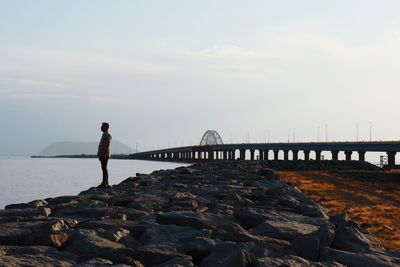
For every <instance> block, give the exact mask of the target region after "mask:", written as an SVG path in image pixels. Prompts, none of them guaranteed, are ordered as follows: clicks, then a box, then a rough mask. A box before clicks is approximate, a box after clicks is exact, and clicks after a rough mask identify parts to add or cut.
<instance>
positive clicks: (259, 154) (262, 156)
mask: <svg viewBox="0 0 400 267" xmlns="http://www.w3.org/2000/svg"><path fill="white" fill-rule="evenodd" d="M258 159H259V160H264V151H263V150H261V149H259V150H258Z"/></svg>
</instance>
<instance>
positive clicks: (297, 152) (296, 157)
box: [292, 150, 299, 160]
mask: <svg viewBox="0 0 400 267" xmlns="http://www.w3.org/2000/svg"><path fill="white" fill-rule="evenodd" d="M292 153H293V160H299V151H298V150H293V151H292Z"/></svg>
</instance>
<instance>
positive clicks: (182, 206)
mask: <svg viewBox="0 0 400 267" xmlns="http://www.w3.org/2000/svg"><path fill="white" fill-rule="evenodd" d="M271 167H273V166H271V165H268V163H265V162H240V161H235V162H210V163H206V164H201V163H200V164H195V165H192V166H190V167H183V168H177V169H175V170H160V171H155V172H153V173H152V174H150V175H146V174H136V176H135V177H130V178H128V179H126V180H125V181H123V182H122V183H120V184H119V185H114V186H112V187H111V188H107V189H98V188H90V189H89V190H87V191H83V192H81V193H80V194H79V195H77V196H62V197H57V198H49V199H44V200H36V201H32V202H30V203H22V204H12V205H8V206H6V209H5V210H0V265H1V266H164V267H166V266H201V267H208V266H227V267H228V266H229V267H236V266H238V267H240V266H248V267H250V266H260V267H261V266H399V265H400V252H398V251H390V250H386V249H384V248H383V247H382V246H381V244H380V243H379V242H378V241H377V240H376V239H375V238H374V237H372V236H371V235H370V234H369V233H368V231H366V230H365V229H363V228H362V227H360V226H358V225H357V224H356V223H354V222H352V221H351V220H349V218H348V217H347V216H346V215H341V216H329V214H328V213H327V211H326V210H324V209H323V208H322V207H321V206H319V205H318V204H317V203H315V202H313V201H312V200H310V199H309V198H307V197H306V196H305V195H304V194H303V193H302V192H301V191H299V190H298V189H296V188H293V187H290V186H289V185H287V184H285V183H284V182H283V181H282V179H281V178H280V177H279V176H278V175H276V174H275V172H274V171H273V170H272V169H271ZM275 167H276V166H275Z"/></svg>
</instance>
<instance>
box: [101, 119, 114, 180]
mask: <svg viewBox="0 0 400 267" xmlns="http://www.w3.org/2000/svg"><path fill="white" fill-rule="evenodd" d="M108 128H110V126H109V124H108V123H107V122H103V124H102V125H101V131H102V132H103V135H102V136H101V139H100V143H99V150H98V151H97V156H98V157H99V160H100V163H101V170H102V171H103V181H102V182H101V184H100V185H99V187H109V185H108V170H107V163H108V159H109V158H110V144H111V138H112V137H111V135H110V134H109V133H108Z"/></svg>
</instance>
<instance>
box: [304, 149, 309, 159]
mask: <svg viewBox="0 0 400 267" xmlns="http://www.w3.org/2000/svg"><path fill="white" fill-rule="evenodd" d="M303 152H304V160H310V151H309V150H304V151H303Z"/></svg>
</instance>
